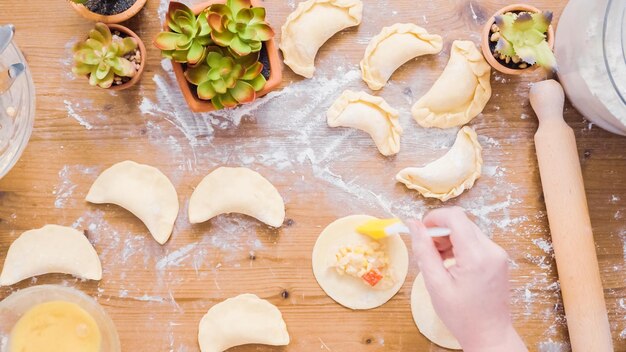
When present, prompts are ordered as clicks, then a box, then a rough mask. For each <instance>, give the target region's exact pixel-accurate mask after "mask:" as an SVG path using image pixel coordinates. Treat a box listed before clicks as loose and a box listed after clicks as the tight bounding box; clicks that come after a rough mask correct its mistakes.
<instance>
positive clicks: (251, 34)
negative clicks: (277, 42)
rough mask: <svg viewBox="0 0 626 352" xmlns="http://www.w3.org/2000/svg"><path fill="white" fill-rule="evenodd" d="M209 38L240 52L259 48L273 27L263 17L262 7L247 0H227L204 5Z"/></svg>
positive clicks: (246, 53) (272, 33) (247, 52)
mask: <svg viewBox="0 0 626 352" xmlns="http://www.w3.org/2000/svg"><path fill="white" fill-rule="evenodd" d="M206 14H207V18H208V21H209V26H210V27H211V38H212V39H213V41H214V42H215V43H216V44H217V45H219V46H222V47H228V48H230V50H232V51H233V52H235V53H237V54H238V55H240V56H244V55H248V54H250V53H254V52H258V51H260V50H261V46H262V42H264V41H266V40H269V39H271V38H272V37H273V36H274V31H273V30H272V28H271V27H270V25H269V24H268V23H267V22H266V21H265V8H263V7H252V4H251V3H250V0H227V1H226V4H214V5H211V6H210V7H209V8H208V9H206Z"/></svg>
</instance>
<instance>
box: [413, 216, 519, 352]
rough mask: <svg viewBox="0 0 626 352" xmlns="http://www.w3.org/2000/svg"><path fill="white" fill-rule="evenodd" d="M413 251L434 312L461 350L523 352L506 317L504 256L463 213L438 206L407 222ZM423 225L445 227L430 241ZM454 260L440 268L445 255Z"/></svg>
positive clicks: (507, 276)
mask: <svg viewBox="0 0 626 352" xmlns="http://www.w3.org/2000/svg"><path fill="white" fill-rule="evenodd" d="M407 225H408V226H409V228H410V229H411V236H412V245H413V252H414V254H415V256H416V257H417V263H418V265H419V267H420V270H421V272H422V276H423V277H424V282H425V283H426V288H427V289H428V292H429V293H430V297H431V299H432V303H433V306H434V308H435V311H436V312H437V314H438V315H439V318H441V320H442V321H443V322H444V324H445V325H446V327H447V328H448V329H449V330H450V332H451V333H452V334H453V335H454V336H455V337H456V338H457V340H458V341H459V343H460V344H461V346H462V347H463V349H464V351H466V352H473V351H480V352H491V351H494V352H495V351H498V352H500V351H507V352H518V351H528V349H527V348H526V346H525V345H524V342H523V341H522V340H521V338H520V337H519V335H518V334H517V332H516V331H515V329H514V328H513V323H512V320H511V312H510V308H509V273H508V256H507V254H506V252H505V251H504V250H503V249H502V248H501V247H500V246H498V245H497V244H495V243H494V242H492V241H491V240H490V239H489V238H488V237H487V236H485V235H484V234H483V233H482V231H481V230H480V229H479V228H478V226H476V224H474V223H473V222H472V221H471V220H470V219H469V218H468V217H467V215H465V212H464V211H463V209H461V208H458V207H454V208H442V209H437V210H433V211H432V212H430V213H429V214H427V215H426V216H425V217H424V219H423V222H420V221H416V220H415V221H408V222H407ZM426 227H447V228H449V229H450V230H451V231H452V233H451V234H450V236H449V237H443V238H435V239H432V238H431V237H430V236H428V234H427V232H426ZM452 257H454V259H455V260H456V264H455V265H453V266H450V267H449V268H447V269H446V268H445V267H444V265H443V261H444V260H445V259H448V258H452Z"/></svg>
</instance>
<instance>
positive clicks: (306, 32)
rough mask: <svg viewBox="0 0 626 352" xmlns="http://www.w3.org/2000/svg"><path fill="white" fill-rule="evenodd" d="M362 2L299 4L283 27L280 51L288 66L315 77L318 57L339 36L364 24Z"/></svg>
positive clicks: (314, 0)
mask: <svg viewBox="0 0 626 352" xmlns="http://www.w3.org/2000/svg"><path fill="white" fill-rule="evenodd" d="M362 14H363V2H362V1H361V0H308V1H304V2H301V3H300V4H298V7H297V8H296V9H295V11H294V12H292V13H291V14H290V15H289V16H288V17H287V20H286V22H285V24H284V25H283V27H282V34H281V41H280V45H279V47H280V50H281V51H282V52H283V58H284V61H285V65H287V66H289V67H290V68H291V69H292V70H293V72H295V73H297V74H299V75H301V76H304V77H307V78H311V77H313V72H315V55H317V51H318V50H319V48H320V47H321V46H322V45H323V44H324V43H325V42H326V41H327V40H328V39H330V37H332V36H333V35H335V33H337V32H339V31H341V30H343V29H345V28H348V27H352V26H356V25H358V24H359V23H361V17H362Z"/></svg>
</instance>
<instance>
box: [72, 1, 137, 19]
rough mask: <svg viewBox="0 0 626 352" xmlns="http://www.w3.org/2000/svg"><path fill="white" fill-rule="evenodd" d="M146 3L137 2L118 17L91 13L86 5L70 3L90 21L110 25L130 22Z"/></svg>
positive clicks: (117, 15)
mask: <svg viewBox="0 0 626 352" xmlns="http://www.w3.org/2000/svg"><path fill="white" fill-rule="evenodd" d="M146 1H147V0H137V1H135V3H134V4H133V6H131V7H130V8H128V10H126V11H124V12H120V13H118V14H116V15H110V16H107V15H101V14H99V13H95V12H91V11H90V10H89V9H88V8H87V7H85V6H84V5H81V4H76V3H74V2H71V1H70V5H72V7H73V8H74V10H76V12H78V13H79V14H80V15H81V16H83V17H85V18H86V19H88V20H91V21H94V22H102V23H106V24H110V23H120V22H124V21H126V20H128V19H129V18H131V17H133V16H135V15H136V14H137V13H138V12H139V10H141V9H142V8H143V7H144V5H145V4H146Z"/></svg>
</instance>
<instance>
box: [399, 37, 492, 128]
mask: <svg viewBox="0 0 626 352" xmlns="http://www.w3.org/2000/svg"><path fill="white" fill-rule="evenodd" d="M490 74H491V67H490V66H489V64H488V63H487V62H486V61H485V59H484V58H483V56H482V54H481V53H480V51H479V50H478V49H476V45H474V43H472V42H470V41H463V40H456V41H454V42H453V43H452V49H451V52H450V61H448V65H447V66H446V68H445V69H444V70H443V73H442V74H441V76H440V77H439V78H438V79H437V81H436V82H435V84H434V85H433V86H432V87H431V88H430V90H429V91H428V93H426V95H424V96H423V97H421V98H420V99H419V100H418V101H417V102H416V103H415V105H413V108H412V109H411V112H412V114H413V118H415V121H417V123H419V124H420V125H421V126H423V127H438V128H448V127H454V126H461V125H464V124H466V123H468V122H469V121H470V120H471V119H473V118H474V117H476V115H478V114H480V112H481V111H483V108H484V107H485V105H486V104H487V101H489V98H490V97H491V84H490V83H489V79H490Z"/></svg>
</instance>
